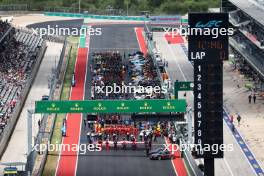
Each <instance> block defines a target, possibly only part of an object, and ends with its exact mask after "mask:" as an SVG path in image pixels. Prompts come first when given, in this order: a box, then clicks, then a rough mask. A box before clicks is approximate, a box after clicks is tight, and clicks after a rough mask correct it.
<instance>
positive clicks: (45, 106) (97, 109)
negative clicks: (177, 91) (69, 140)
mask: <svg viewBox="0 0 264 176" xmlns="http://www.w3.org/2000/svg"><path fill="white" fill-rule="evenodd" d="M185 111H186V101H185V100H183V99H182V100H165V99H162V100H160V99H159V100H85V101H36V102H35V113H141V112H146V113H149V112H157V113H159V112H185Z"/></svg>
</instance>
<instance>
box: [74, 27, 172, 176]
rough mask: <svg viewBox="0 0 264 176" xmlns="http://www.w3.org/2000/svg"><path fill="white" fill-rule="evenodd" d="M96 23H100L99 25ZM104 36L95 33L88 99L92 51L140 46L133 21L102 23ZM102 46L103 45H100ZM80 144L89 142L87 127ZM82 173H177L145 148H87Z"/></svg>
mask: <svg viewBox="0 0 264 176" xmlns="http://www.w3.org/2000/svg"><path fill="white" fill-rule="evenodd" d="M95 27H96V26H95ZM100 27H101V28H102V36H91V38H90V49H89V51H90V53H89V59H88V64H87V68H88V70H87V75H86V78H87V80H86V85H85V86H86V89H85V99H90V87H91V70H90V61H91V59H90V58H91V52H93V51H106V50H112V51H117V50H119V51H120V52H121V53H122V52H125V53H126V54H128V53H132V52H135V51H138V50H139V45H138V41H137V37H136V34H135V30H134V27H138V26H133V25H107V26H100ZM100 48H101V49H100ZM81 130H82V131H81V138H80V144H87V140H86V129H85V127H84V125H83V126H82V129H81ZM76 175H78V176H86V175H89V176H122V175H126V176H135V175H136V176H163V175H164V176H165V175H166V176H175V171H174V168H173V166H172V163H171V160H161V161H152V160H149V158H147V157H146V154H145V151H144V150H140V151H133V150H126V151H123V150H117V151H114V150H110V151H101V152H86V153H85V154H83V155H82V154H79V157H78V165H77V172H76Z"/></svg>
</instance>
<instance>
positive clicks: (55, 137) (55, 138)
mask: <svg viewBox="0 0 264 176" xmlns="http://www.w3.org/2000/svg"><path fill="white" fill-rule="evenodd" d="M68 41H69V42H70V43H72V44H73V45H72V50H71V54H70V57H68V66H67V69H66V74H65V77H64V81H63V88H62V92H61V95H60V100H68V99H69V97H70V91H71V76H72V73H73V71H74V66H75V62H76V56H77V50H78V45H77V44H76V43H77V42H78V37H69V38H68ZM65 117H66V114H57V115H56V117H55V124H54V128H53V134H52V137H51V144H60V143H61V140H62V136H61V127H62V123H63V119H64V118H65ZM58 158H59V152H58V151H53V152H49V154H48V157H47V160H46V164H45V167H44V171H43V174H42V175H43V176H51V175H55V172H56V167H57V162H58Z"/></svg>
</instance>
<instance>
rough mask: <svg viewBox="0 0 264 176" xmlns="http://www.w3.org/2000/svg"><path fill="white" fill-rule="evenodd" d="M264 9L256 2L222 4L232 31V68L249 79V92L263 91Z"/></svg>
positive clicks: (224, 0)
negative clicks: (233, 33)
mask: <svg viewBox="0 0 264 176" xmlns="http://www.w3.org/2000/svg"><path fill="white" fill-rule="evenodd" d="M263 9H264V6H263V5H262V4H260V3H259V2H258V1H249V0H245V1H239V0H223V1H222V11H223V12H228V13H229V22H230V25H231V26H233V27H234V28H236V29H237V30H236V32H235V35H233V36H232V37H230V41H229V43H230V47H231V51H233V54H234V56H235V57H234V61H233V63H234V66H235V68H238V69H239V70H240V71H241V72H243V73H244V74H245V75H246V76H248V77H250V78H252V80H253V81H254V83H255V84H254V85H253V86H252V88H254V89H256V90H260V91H261V92H263V90H264V69H263V68H264V60H263V56H264V20H263V15H264V11H263Z"/></svg>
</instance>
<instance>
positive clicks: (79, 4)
mask: <svg viewBox="0 0 264 176" xmlns="http://www.w3.org/2000/svg"><path fill="white" fill-rule="evenodd" d="M79 13H81V0H79Z"/></svg>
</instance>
